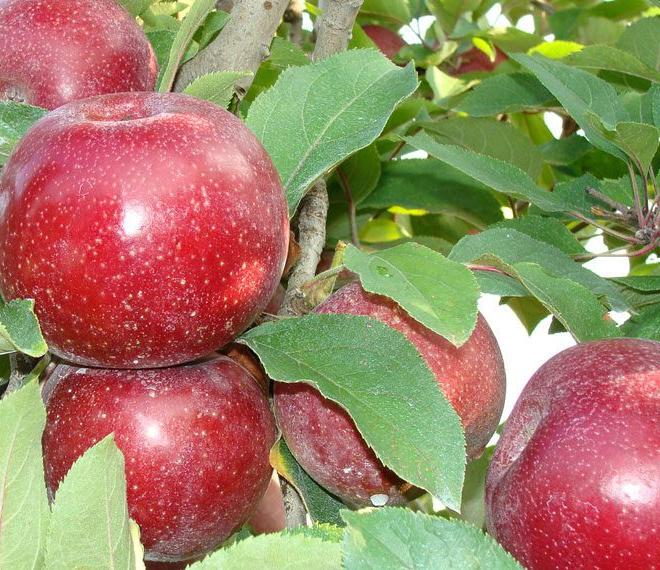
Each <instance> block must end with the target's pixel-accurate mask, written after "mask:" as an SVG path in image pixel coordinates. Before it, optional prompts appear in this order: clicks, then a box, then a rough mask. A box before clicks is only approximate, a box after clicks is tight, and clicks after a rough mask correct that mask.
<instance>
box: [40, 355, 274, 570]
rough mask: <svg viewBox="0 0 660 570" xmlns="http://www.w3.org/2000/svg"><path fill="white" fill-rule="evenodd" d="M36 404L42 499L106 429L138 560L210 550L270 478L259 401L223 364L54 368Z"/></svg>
mask: <svg viewBox="0 0 660 570" xmlns="http://www.w3.org/2000/svg"><path fill="white" fill-rule="evenodd" d="M44 397H45V399H46V408H47V413H48V415H47V421H46V429H45V431H44V436H43V446H44V464H45V468H46V482H47V484H48V489H49V492H50V493H51V494H53V493H55V491H56V490H57V487H58V485H59V483H60V482H61V481H62V479H63V478H64V476H65V475H66V473H67V471H68V470H69V468H70V467H71V465H72V464H73V462H74V461H75V460H76V459H77V458H78V457H79V456H80V455H82V454H83V452H84V451H85V450H87V449H88V448H89V447H91V446H92V445H93V444H94V443H96V442H97V441H99V440H100V439H102V438H103V437H105V436H106V435H108V434H109V433H112V432H114V434H115V440H116V442H117V446H118V447H119V449H121V451H122V452H123V454H124V458H125V461H126V481H127V490H128V507H129V513H130V515H131V517H132V518H133V519H135V521H136V522H137V523H138V524H139V525H140V531H141V537H142V542H143V544H144V546H145V549H146V555H147V558H148V559H151V560H161V561H177V560H185V559H189V558H195V557H198V556H200V555H202V554H204V553H206V552H208V551H210V550H211V549H213V548H214V547H215V546H216V545H218V544H219V543H220V542H222V541H223V540H225V539H226V538H228V537H229V536H230V535H231V534H232V533H233V532H234V531H235V530H237V529H238V528H239V527H240V526H241V525H242V524H243V523H245V522H246V521H247V520H248V518H249V516H250V515H251V513H252V511H253V509H254V508H255V507H256V505H257V503H258V502H259V500H260V499H261V496H262V495H263V493H264V491H265V490H266V487H267V485H268V481H269V480H270V477H271V473H272V468H271V467H270V464H269V460H268V453H269V451H270V448H271V446H272V445H273V443H274V442H275V436H276V433H275V424H274V421H273V417H272V414H271V411H270V409H269V405H268V400H267V399H266V396H265V395H264V394H263V392H262V391H261V388H260V387H259V386H258V384H257V383H256V382H255V380H254V378H252V376H250V375H249V374H248V373H247V372H246V371H245V370H244V369H243V368H241V367H240V366H238V365H237V364H235V363H234V362H232V361H231V360H230V359H228V358H225V357H219V358H217V359H215V360H210V361H207V362H204V363H201V364H194V365H187V366H181V367H178V368H163V369H153V370H108V369H99V368H97V369H91V368H90V369H86V368H74V367H71V366H64V365H61V366H59V367H58V368H57V369H56V370H55V372H54V373H53V375H52V376H51V378H50V379H49V380H48V382H47V384H46V386H45V388H44Z"/></svg>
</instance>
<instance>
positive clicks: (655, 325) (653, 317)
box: [622, 303, 660, 341]
mask: <svg viewBox="0 0 660 570" xmlns="http://www.w3.org/2000/svg"><path fill="white" fill-rule="evenodd" d="M622 328H623V333H624V334H625V335H626V336H628V337H634V338H649V339H651V340H658V341H660V304H659V303H656V304H655V305H651V306H650V307H648V308H647V309H645V310H644V311H642V312H641V313H640V314H638V315H633V317H632V318H630V319H629V320H627V321H626V322H625V323H624V324H623V327H622Z"/></svg>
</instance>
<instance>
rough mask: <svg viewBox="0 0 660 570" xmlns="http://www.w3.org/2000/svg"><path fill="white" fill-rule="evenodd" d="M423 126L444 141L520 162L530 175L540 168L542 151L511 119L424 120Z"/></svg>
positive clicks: (514, 162)
mask: <svg viewBox="0 0 660 570" xmlns="http://www.w3.org/2000/svg"><path fill="white" fill-rule="evenodd" d="M419 126H420V127H421V128H423V129H424V130H426V131H428V132H429V133H431V134H432V135H433V138H435V139H436V140H437V141H438V142H440V143H442V144H453V145H457V146H461V147H464V148H467V149H469V150H473V151H474V152H477V153H479V154H484V155H486V156H490V157H492V158H496V159H498V160H502V161H504V162H508V163H509V164H512V165H514V166H517V167H518V168H519V169H520V170H523V171H524V172H526V173H527V174H528V175H529V176H530V177H531V178H533V179H536V178H537V177H538V175H539V174H540V172H541V165H542V157H541V152H540V151H539V150H538V148H536V146H534V144H533V143H532V141H531V140H530V139H529V138H528V137H526V136H525V135H524V134H522V133H521V132H520V131H519V130H518V129H516V128H515V127H514V126H513V125H512V124H511V123H505V122H502V121H497V120H495V119H489V118H471V117H464V118H453V119H444V120H442V121H437V122H434V123H428V122H422V123H420V124H419Z"/></svg>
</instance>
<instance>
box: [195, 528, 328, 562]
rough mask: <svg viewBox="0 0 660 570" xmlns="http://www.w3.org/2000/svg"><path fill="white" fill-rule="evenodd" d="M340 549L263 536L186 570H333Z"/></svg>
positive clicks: (304, 539) (284, 535) (283, 536)
mask: <svg viewBox="0 0 660 570" xmlns="http://www.w3.org/2000/svg"><path fill="white" fill-rule="evenodd" d="M340 567H341V547H340V545H339V544H337V543H335V542H329V541H326V540H321V539H320V538H313V537H308V536H304V535H302V534H291V533H278V534H263V535H261V536H253V537H250V538H246V539H245V540H241V541H240V542H237V543H236V544H233V545H232V546H230V547H229V548H223V549H221V550H217V551H216V552H214V553H213V554H211V555H209V556H207V557H206V558H204V560H202V561H201V562H196V563H195V564H192V565H191V566H188V570H218V569H220V568H221V569H222V570H246V569H247V568H268V570H337V569H338V568H340Z"/></svg>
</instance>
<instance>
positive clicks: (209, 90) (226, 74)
mask: <svg viewBox="0 0 660 570" xmlns="http://www.w3.org/2000/svg"><path fill="white" fill-rule="evenodd" d="M249 75H250V74H249V73H242V72H234V71H217V72H214V73H208V74H206V75H202V76H201V77H198V78H197V79H195V80H194V81H193V82H192V83H191V84H190V85H188V87H186V88H185V89H184V91H183V92H184V93H187V94H188V95H192V96H193V97H197V98H198V99H205V100H206V101H211V102H212V103H215V104H216V105H218V106H219V107H222V108H223V109H226V108H227V107H228V106H229V103H231V100H232V98H233V96H234V85H235V84H236V82H237V81H238V80H239V79H241V78H243V77H247V76H249Z"/></svg>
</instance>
